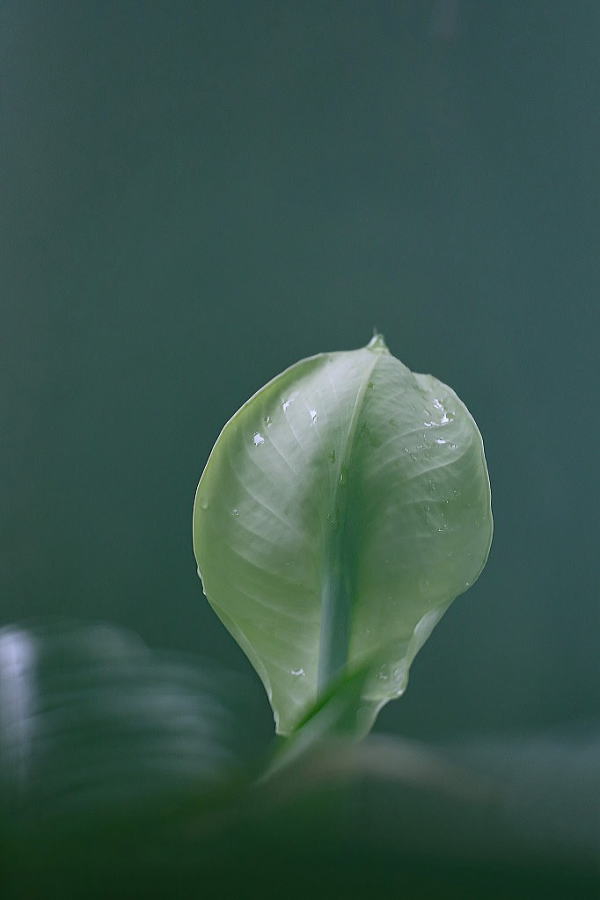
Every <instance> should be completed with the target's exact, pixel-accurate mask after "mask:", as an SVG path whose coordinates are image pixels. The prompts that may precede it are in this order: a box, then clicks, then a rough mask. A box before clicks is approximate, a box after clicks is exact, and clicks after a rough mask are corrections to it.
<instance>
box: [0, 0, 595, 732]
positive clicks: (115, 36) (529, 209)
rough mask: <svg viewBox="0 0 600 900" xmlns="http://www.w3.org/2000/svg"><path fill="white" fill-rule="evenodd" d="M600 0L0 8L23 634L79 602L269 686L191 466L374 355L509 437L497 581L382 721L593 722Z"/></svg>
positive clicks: (528, 725) (503, 725)
mask: <svg viewBox="0 0 600 900" xmlns="http://www.w3.org/2000/svg"><path fill="white" fill-rule="evenodd" d="M599 46H600V6H599V5H598V4H597V3H595V2H576V3H561V2H550V3H549V2H540V0H533V2H527V3H524V2H523V0H509V2H499V3H480V2H476V0H462V2H461V0H445V2H444V0H437V2H431V0H430V2H417V0H407V2H375V3H367V2H364V3H354V2H346V3H342V2H264V0H260V2H239V3H234V2H223V0H220V2H206V3H203V2H191V0H190V2H177V0H169V2H145V3H143V2H140V3H134V2H123V0H121V2H108V0H102V2H90V0H85V2H82V0H79V2H76V0H73V2H63V0H54V2H52V3H42V2H32V0H8V2H4V3H2V5H1V6H0V67H1V72H2V95H1V103H2V113H1V122H0V125H1V140H2V166H1V177H2V202H1V206H0V217H1V221H2V236H1V247H2V250H1V253H2V263H1V265H2V278H1V283H2V297H1V305H2V326H1V335H0V340H1V347H0V353H1V356H0V364H1V371H2V389H1V404H2V407H1V427H2V443H1V451H0V465H1V472H2V484H3V490H2V507H1V510H2V513H1V543H0V553H1V558H0V564H1V569H0V579H1V585H0V588H1V610H0V619H1V621H2V623H4V622H9V621H13V620H16V619H23V618H28V617H32V616H46V615H47V614H66V615H69V616H76V617H79V618H84V619H98V618H100V619H103V620H108V621H111V622H115V623H120V624H124V625H126V626H129V627H131V628H133V629H135V630H136V631H138V632H139V633H140V634H141V635H142V636H143V637H144V638H145V639H146V640H147V641H148V642H149V643H150V644H151V645H153V646H157V647H166V648H172V649H178V648H179V649H183V650H186V651H194V652H199V653H201V654H204V655H208V656H209V657H212V658H216V659H220V660H223V661H225V662H226V663H227V664H229V665H230V666H231V667H235V668H237V669H240V670H242V671H244V672H245V673H246V675H247V682H248V692H249V698H254V702H256V707H257V719H256V728H257V731H261V732H264V734H265V736H266V735H267V734H268V733H269V731H270V728H271V724H270V713H269V710H268V706H267V702H266V699H263V697H262V694H261V692H260V687H259V686H258V681H257V679H256V678H255V676H254V675H253V673H252V670H251V669H250V667H249V665H248V664H247V663H246V661H245V658H244V657H243V655H242V653H241V651H239V650H238V648H237V647H236V645H235V644H234V643H233V641H232V640H231V639H230V638H229V636H228V635H227V634H226V632H225V631H224V629H223V628H222V626H221V625H220V623H219V622H218V621H217V619H216V617H215V616H214V615H213V614H212V612H211V611H210V610H209V607H208V605H207V603H206V601H205V600H204V598H203V596H202V593H201V590H200V585H199V582H198V580H197V577H196V572H195V564H194V560H193V555H192V550H191V507H192V500H193V494H194V490H195V486H196V482H197V480H198V477H199V475H200V472H201V469H202V467H203V464H204V462H205V460H206V457H207V454H208V452H209V450H210V448H211V446H212V444H213V442H214V440H215V438H216V436H217V434H218V431H219V429H220V427H221V426H222V424H223V423H224V422H225V420H226V419H227V418H228V417H229V416H230V415H231V414H232V413H233V412H234V411H235V409H236V408H237V407H238V406H239V405H240V404H241V403H242V402H243V401H244V400H245V399H246V398H247V396H249V394H251V393H252V392H254V391H255V390H256V389H257V388H258V387H260V386H261V385H262V384H263V383H264V382H265V381H266V380H268V379H269V378H270V377H272V376H273V375H274V374H276V373H277V372H278V371H280V370H281V369H282V368H284V367H285V366H287V365H288V364H290V363H292V362H294V361H295V360H297V359H298V358H300V357H302V356H306V355H310V354H313V353H315V352H319V351H322V350H335V349H346V348H353V347H356V346H360V345H361V344H363V343H365V342H366V341H367V340H368V339H369V337H370V335H371V331H372V327H373V325H377V326H378V327H379V328H380V329H381V330H382V331H383V332H384V334H385V335H386V338H387V341H388V344H389V345H390V347H391V349H392V351H393V352H395V353H396V354H397V355H398V356H400V357H401V358H402V360H403V361H404V362H406V363H407V364H408V365H410V366H411V367H412V368H414V369H416V370H419V371H427V372H432V373H434V374H435V375H437V376H438V377H439V378H441V379H443V380H444V381H447V382H448V383H449V384H451V385H452V386H453V387H454V388H455V389H456V390H457V391H458V393H459V395H460V396H461V397H462V398H463V399H464V400H465V402H466V403H467V405H468V406H469V408H470V409H471V411H472V412H473V414H474V415H475V417H476V419H477V421H478V423H479V425H480V427H481V430H482V432H483V435H484V439H485V442H486V447H487V454H488V460H489V467H490V473H491V480H492V488H493V502H494V513H495V521H496V534H495V540H494V545H493V549H492V554H491V557H490V560H489V564H488V567H487V569H486V570H485V572H484V574H483V576H482V577H481V579H480V581H479V582H478V584H477V585H476V586H475V587H474V588H473V589H472V590H471V591H469V593H468V594H467V595H465V596H464V597H462V598H461V599H459V600H458V601H457V602H456V604H455V606H454V607H453V608H452V610H451V611H450V612H449V613H448V615H447V617H446V619H445V620H444V622H443V623H442V624H441V625H440V626H439V628H438V629H437V631H436V633H435V635H434V636H433V637H432V639H431V641H430V642H429V644H428V645H427V646H426V648H425V649H424V650H423V652H422V654H421V656H420V658H419V660H418V661H417V663H416V664H415V667H414V670H413V671H414V674H413V679H412V683H411V686H410V688H409V691H408V693H407V695H406V697H405V698H404V699H403V700H402V701H400V702H397V703H394V704H392V705H390V706H389V707H387V709H386V710H385V712H384V713H383V714H382V715H381V717H380V720H379V722H378V725H377V728H378V729H379V730H388V731H393V732H397V733H404V734H408V735H414V736H419V737H424V738H428V739H431V738H436V737H437V738H447V737H450V736H455V735H463V734H468V733H524V732H532V731H538V730H543V729H545V728H548V727H553V726H555V725H561V726H562V725H564V724H573V723H578V722H580V721H585V720H588V719H590V718H591V717H592V716H593V715H594V714H595V713H596V710H597V702H598V699H599V693H600V684H599V681H598V678H597V626H598V605H597V603H598V598H597V593H598V592H597V585H598V567H597V561H596V557H597V550H596V543H597V508H598V486H599V485H598V476H597V471H598V468H597V456H598V447H599V441H600V412H599V411H598V396H599V385H598V378H597V360H598V353H597V345H598V339H597V333H598V325H599V315H598V297H599V294H600V255H599V253H598V249H599V246H598V245H599V238H600V212H599V210H600V204H599V201H600V180H599V175H600V172H599V159H600V53H599V49H598V48H599Z"/></svg>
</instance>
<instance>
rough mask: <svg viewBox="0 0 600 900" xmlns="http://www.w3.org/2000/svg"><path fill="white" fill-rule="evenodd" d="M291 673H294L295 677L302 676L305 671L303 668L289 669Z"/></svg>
mask: <svg viewBox="0 0 600 900" xmlns="http://www.w3.org/2000/svg"><path fill="white" fill-rule="evenodd" d="M291 674H292V675H295V676H296V678H299V677H300V678H301V677H303V676H304V675H305V674H306V673H305V671H304V669H291Z"/></svg>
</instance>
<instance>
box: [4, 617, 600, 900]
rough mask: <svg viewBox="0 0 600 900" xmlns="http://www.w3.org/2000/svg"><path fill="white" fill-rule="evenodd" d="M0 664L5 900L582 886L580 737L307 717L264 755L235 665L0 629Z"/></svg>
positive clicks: (589, 846)
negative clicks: (309, 730)
mask: <svg viewBox="0 0 600 900" xmlns="http://www.w3.org/2000/svg"><path fill="white" fill-rule="evenodd" d="M0 667H1V671H2V680H1V682H0V683H1V685H2V691H1V694H0V704H1V705H0V723H1V724H0V728H1V731H0V748H1V753H2V795H1V802H2V807H1V820H0V821H1V830H0V860H1V875H2V888H3V895H2V896H3V898H4V897H6V898H7V900H32V898H38V897H40V898H41V897H46V896H61V897H64V898H81V900H84V898H96V897H97V898H104V897H107V896H110V897H111V898H113V897H114V898H138V897H157V898H158V897H171V896H173V897H182V898H190V900H191V898H196V897H197V898H206V897H211V898H212V897H215V898H217V897H219V898H222V897H242V896H243V897H254V896H256V897H279V896H281V893H282V891H285V894H286V896H290V897H294V898H296V897H297V898H302V897H305V896H306V895H307V893H310V894H311V895H312V896H316V897H330V896H332V894H335V895H339V894H340V893H343V895H344V896H348V897H364V896H369V895H370V894H371V893H372V891H373V890H374V889H377V890H381V891H383V890H385V891H394V892H398V891H402V890H410V895H411V896H412V897H417V898H420V897H422V898H438V897H439V898H445V897H456V898H459V897H460V898H464V897H471V896H473V897H475V896H477V897H480V896H485V897H491V898H508V897H511V898H514V897H517V898H523V900H525V898H527V900H531V898H538V897H539V898H548V897H551V896H560V897H565V896H568V897H569V898H587V897H590V896H593V893H591V892H593V891H594V889H595V886H596V885H597V881H596V872H595V864H596V859H597V856H596V853H597V844H596V838H597V834H596V830H595V827H594V826H595V822H596V816H595V808H594V806H593V803H594V797H595V796H597V792H598V789H599V787H600V765H599V762H598V759H599V755H598V753H597V750H598V740H597V736H595V735H594V734H592V733H587V734H586V733H582V734H580V735H571V736H570V737H569V736H567V737H564V736H563V737H562V738H560V739H559V738H557V737H551V736H548V737H546V738H544V739H539V740H536V741H522V742H519V743H517V742H513V743H512V744H511V743H505V744H503V745H502V744H498V743H494V742H490V743H488V744H487V745H483V744H481V743H479V744H470V745H462V746H460V745H459V746H453V747H446V748H444V747H437V748H434V747H429V748H428V747H426V746H424V745H420V744H416V743H413V742H410V741H403V740H400V739H394V738H382V737H373V738H367V739H366V741H364V742H363V743H362V744H359V745H357V744H354V743H348V742H346V741H344V740H341V739H339V738H338V739H335V740H328V739H327V724H326V723H325V724H324V723H323V720H321V725H322V727H321V730H320V731H318V733H317V732H315V733H314V734H313V737H314V741H313V742H312V743H310V742H306V743H305V745H304V746H302V747H300V748H297V750H296V752H295V754H293V758H292V757H288V759H287V760H286V761H285V762H286V764H285V765H280V766H279V767H277V766H274V765H273V763H272V758H271V751H270V750H269V748H267V747H254V749H253V751H252V752H251V753H250V752H248V747H247V742H246V735H245V724H244V709H243V707H244V704H243V703H240V696H241V695H243V692H242V694H240V690H239V688H240V682H239V679H238V678H237V677H236V678H231V677H230V676H229V675H228V674H227V673H224V672H222V671H216V670H214V669H213V670H210V671H209V674H208V675H207V674H206V672H205V671H204V669H201V668H200V667H199V665H198V663H196V662H194V661H192V660H181V659H173V658H165V657H164V656H161V655H157V654H154V653H150V652H149V651H147V650H146V649H145V648H144V647H143V645H142V644H141V643H140V642H139V641H138V640H136V639H135V638H134V637H133V636H132V635H131V634H124V633H122V632H119V631H116V630H115V629H112V628H108V627H107V626H97V627H89V626H87V627H84V628H74V627H69V628H67V629H66V630H65V629H62V628H59V627H58V626H56V627H53V628H51V629H41V628H37V629H33V630H32V629H28V628H23V627H13V628H6V629H4V630H3V631H2V633H1V635H0ZM355 677H356V676H355ZM353 690H354V688H353V686H352V685H351V684H350V685H349V686H348V687H347V691H348V692H349V695H350V696H351V695H352V691H353ZM343 696H344V690H343V689H339V690H338V691H336V692H335V693H334V697H335V698H336V703H337V704H338V707H337V709H338V710H339V709H341V707H340V706H339V704H340V702H341V701H340V698H342V697H343ZM325 708H326V704H325V705H324V707H323V710H325ZM334 718H335V716H334ZM318 721H319V713H317V714H315V716H314V717H313V723H316V722H318ZM302 734H303V731H302V730H301V731H300V732H299V736H300V735H302ZM336 892H337V893H336Z"/></svg>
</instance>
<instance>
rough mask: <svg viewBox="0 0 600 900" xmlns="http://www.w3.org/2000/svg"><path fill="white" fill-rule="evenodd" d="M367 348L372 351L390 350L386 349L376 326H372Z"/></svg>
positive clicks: (387, 351)
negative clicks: (371, 335)
mask: <svg viewBox="0 0 600 900" xmlns="http://www.w3.org/2000/svg"><path fill="white" fill-rule="evenodd" d="M367 350H372V351H373V352H374V353H389V352H390V351H389V350H388V347H387V344H386V342H385V338H384V336H383V335H382V334H381V332H379V331H378V330H377V328H373V337H372V338H371V340H370V341H369V343H368V344H367Z"/></svg>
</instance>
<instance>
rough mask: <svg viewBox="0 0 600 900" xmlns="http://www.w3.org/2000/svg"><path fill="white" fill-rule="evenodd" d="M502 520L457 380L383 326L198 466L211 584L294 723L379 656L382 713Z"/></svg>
mask: <svg viewBox="0 0 600 900" xmlns="http://www.w3.org/2000/svg"><path fill="white" fill-rule="evenodd" d="M491 535H492V517H491V508H490V488H489V480H488V475H487V468H486V463H485V457H484V453H483V445H482V441H481V436H480V434H479V431H478V429H477V426H476V424H475V422H474V421H473V418H472V417H471V415H470V414H469V412H468V410H467V409H466V407H465V406H464V404H463V403H461V401H460V400H459V399H458V397H457V396H456V394H455V393H454V391H452V390H451V389H450V388H449V387H447V386H446V385H444V384H442V383H441V382H439V381H437V380H436V379H435V378H433V377H432V376H430V375H417V374H414V373H412V372H411V371H410V370H409V369H408V368H407V367H406V366H404V365H403V364H402V363H401V362H400V361H399V360H397V359H395V358H394V357H393V356H391V355H390V353H389V351H388V349H387V347H386V346H385V344H384V342H383V339H382V338H381V337H380V336H376V337H374V338H373V340H372V341H371V342H370V344H369V345H368V346H367V347H365V348H363V349H361V350H354V351H350V352H341V353H327V354H319V355H318V356H314V357H311V358H309V359H306V360H302V361H301V362H299V363H297V364H296V365H294V366H292V367H291V368H289V369H287V370H286V371H285V372H283V373H282V374H281V375H279V376H277V377H276V378H274V379H273V380H272V381H270V382H269V383H268V384H267V385H266V386H265V387H264V388H262V389H261V390H260V391H258V393H256V394H255V395H254V396H253V397H252V398H251V399H250V400H248V402H247V403H245V404H244V405H243V406H242V408H241V409H240V410H239V411H238V412H237V413H236V414H235V415H234V416H233V418H232V419H231V420H230V421H229V422H228V423H227V424H226V426H225V427H224V429H223V431H222V432H221V435H220V436H219V438H218V440H217V442H216V444H215V446H214V448H213V451H212V453H211V455H210V458H209V460H208V463H207V465H206V468H205V470H204V472H203V474H202V477H201V479H200V484H199V485H198V490H197V493H196V500H195V504H194V549H195V553H196V559H197V562H198V571H199V574H200V577H201V579H202V582H203V587H204V591H205V593H206V595H207V597H208V599H209V602H210V603H211V605H212V606H213V608H214V610H215V611H216V613H217V615H218V616H219V617H220V618H221V620H222V621H223V623H224V624H225V625H226V627H227V628H228V629H229V631H230V632H231V634H232V635H233V636H234V637H235V639H236V640H237V641H238V643H239V644H240V645H241V647H242V648H243V649H244V651H245V652H246V654H247V655H248V657H249V659H250V661H251V662H252V664H253V665H254V667H255V669H256V670H257V672H258V674H259V675H260V677H261V679H262V681H263V683H264V685H265V688H266V690H267V694H268V696H269V700H270V702H271V705H272V707H273V711H274V715H275V723H276V728H277V731H278V732H279V733H281V734H288V733H290V732H291V731H293V730H294V728H295V727H296V726H297V725H298V723H299V722H300V721H301V719H302V718H303V716H304V715H305V713H306V711H307V710H308V708H310V706H311V705H312V704H314V703H315V702H316V700H317V698H318V696H320V695H321V694H322V693H323V692H324V691H326V690H327V688H328V686H329V685H330V684H331V683H332V681H333V680H334V679H335V678H337V677H339V676H340V674H341V673H342V672H344V671H345V670H349V671H351V670H353V669H354V668H356V667H359V666H364V665H366V664H370V665H371V666H372V669H373V671H372V677H371V678H370V679H369V680H368V683H367V685H366V687H365V689H364V695H363V698H362V702H363V705H366V706H368V708H369V717H368V718H369V722H370V723H372V722H373V720H374V718H375V716H376V714H377V712H378V710H379V709H380V708H381V706H383V704H384V703H386V702H387V701H388V700H390V699H391V698H393V697H397V696H399V695H400V694H402V693H403V691H404V690H405V687H406V683H407V678H408V670H409V666H410V664H411V662H412V660H413V658H414V656H415V654H416V653H417V652H418V650H419V648H420V647H421V646H422V644H423V643H424V641H425V640H426V639H427V637H428V636H429V634H430V633H431V630H432V629H433V627H434V626H435V624H436V623H437V622H438V621H439V619H440V618H441V616H442V615H443V613H444V612H445V610H446V609H447V607H448V605H449V604H450V603H451V601H452V600H453V599H454V598H455V597H456V596H457V595H458V594H460V593H462V592H463V591H465V590H466V589H467V588H468V587H469V586H470V585H471V584H472V583H473V582H474V581H475V579H476V578H477V577H478V575H479V573H480V572H481V570H482V568H483V566H484V564H485V560H486V558H487V555H488V551H489V547H490V542H491Z"/></svg>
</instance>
